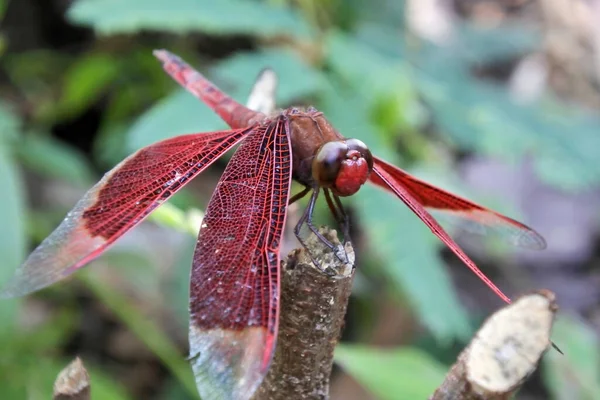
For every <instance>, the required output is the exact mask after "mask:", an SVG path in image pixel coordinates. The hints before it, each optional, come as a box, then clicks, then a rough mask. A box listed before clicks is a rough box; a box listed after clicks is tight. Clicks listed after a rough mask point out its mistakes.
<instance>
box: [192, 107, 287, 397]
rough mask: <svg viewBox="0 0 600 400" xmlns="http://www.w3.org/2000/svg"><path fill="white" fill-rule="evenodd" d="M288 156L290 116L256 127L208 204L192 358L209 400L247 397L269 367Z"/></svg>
mask: <svg viewBox="0 0 600 400" xmlns="http://www.w3.org/2000/svg"><path fill="white" fill-rule="evenodd" d="M290 151H291V150H290V143H289V137H288V134H287V124H286V120H285V119H284V118H281V117H280V118H278V119H277V120H275V121H273V122H271V123H270V124H269V125H267V126H264V127H262V128H260V129H257V130H256V131H255V132H253V133H252V134H251V135H250V136H248V137H247V139H245V140H244V141H243V142H242V144H241V145H240V148H239V149H238V150H237V151H236V153H235V154H234V156H233V158H232V159H231V161H230V162H229V164H228V166H227V168H226V169H225V172H224V173H223V176H222V178H221V180H220V181H219V183H218V186H217V189H216V190H215V192H214V193H213V196H212V198H211V201H210V203H209V205H208V209H207V211H206V216H205V218H204V220H203V224H202V228H201V230H200V234H199V237H198V243H197V245H196V251H195V254H194V263H193V266H192V274H191V286H190V316H191V318H190V357H191V360H192V362H191V363H192V367H193V370H194V375H195V377H196V383H197V386H198V390H199V392H200V395H201V397H202V398H203V399H222V400H234V399H235V400H244V399H249V398H250V397H251V396H252V394H253V393H254V391H255V390H256V388H257V387H258V386H259V385H260V383H261V382H262V380H263V378H264V376H265V374H266V372H267V368H268V366H269V364H270V362H271V359H272V356H273V353H274V349H275V339H276V336H277V326H278V315H279V281H280V269H279V247H280V242H281V237H282V232H283V228H284V225H285V219H286V208H287V202H288V198H289V191H290V183H291V168H292V161H291V154H290Z"/></svg>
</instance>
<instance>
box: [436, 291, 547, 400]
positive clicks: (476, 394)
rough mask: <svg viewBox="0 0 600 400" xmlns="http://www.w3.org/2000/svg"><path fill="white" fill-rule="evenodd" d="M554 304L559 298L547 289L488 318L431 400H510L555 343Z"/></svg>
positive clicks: (520, 299) (522, 298)
mask: <svg viewBox="0 0 600 400" xmlns="http://www.w3.org/2000/svg"><path fill="white" fill-rule="evenodd" d="M554 300H555V296H554V293H552V292H550V291H547V290H542V291H539V292H535V293H532V294H529V295H525V296H523V297H521V298H519V299H518V300H516V301H515V302H513V303H512V304H511V305H508V306H506V307H504V308H502V309H501V310H499V311H497V312H496V313H494V314H493V315H492V316H491V317H489V318H488V319H487V321H486V322H485V323H484V324H483V326H482V327H481V328H480V329H479V331H478V332H477V334H476V335H475V336H474V338H473V340H472V341H471V343H470V344H469V346H467V348H466V349H465V350H464V351H463V352H462V353H461V354H460V355H459V357H458V360H457V361H456V363H455V364H454V365H453V366H452V368H451V369H450V372H448V375H446V379H445V380H444V382H443V383H442V385H441V386H440V387H439V388H438V389H437V390H436V391H435V393H434V394H433V396H432V397H430V400H501V399H508V398H510V396H511V395H512V394H514V393H515V392H516V391H517V390H518V389H519V388H520V386H521V385H522V384H523V382H524V381H525V380H526V379H527V378H528V377H529V376H530V375H531V374H532V373H533V372H534V371H535V369H536V368H537V365H538V363H539V360H540V358H541V356H542V355H543V354H544V352H545V351H546V350H547V349H548V348H549V347H550V345H551V344H552V342H551V341H550V330H551V328H552V323H553V321H554V314H555V312H556V310H557V306H556V303H555V301H554Z"/></svg>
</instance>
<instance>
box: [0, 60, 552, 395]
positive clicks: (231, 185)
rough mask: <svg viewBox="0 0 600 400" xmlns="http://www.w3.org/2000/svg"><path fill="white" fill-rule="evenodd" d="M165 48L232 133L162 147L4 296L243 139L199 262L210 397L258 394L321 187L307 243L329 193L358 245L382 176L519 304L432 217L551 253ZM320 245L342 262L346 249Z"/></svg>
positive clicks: (67, 226)
mask: <svg viewBox="0 0 600 400" xmlns="http://www.w3.org/2000/svg"><path fill="white" fill-rule="evenodd" d="M154 54H155V56H156V57H157V58H158V59H159V60H160V61H161V62H162V64H163V68H164V69H165V70H166V72H167V73H169V74H170V75H171V76H172V77H173V78H174V79H175V80H176V81H177V82H179V84H180V85H182V86H183V87H185V88H186V89H187V90H188V91H190V92H191V93H192V94H194V95H195V96H196V97H198V98H199V99H201V100H202V101H204V102H205V103H206V104H207V105H208V106H209V107H210V108H211V109H213V110H214V111H215V112H216V113H217V114H218V115H219V116H220V117H221V118H222V119H223V120H224V121H225V122H226V123H227V124H228V125H229V126H230V127H231V129H230V130H224V131H219V132H210V133H194V134H189V135H183V136H178V137H174V138H171V139H167V140H163V141H161V142H158V143H155V144H153V145H150V146H147V147H145V148H143V149H141V150H139V151H137V152H136V153H134V154H133V155H131V156H129V157H128V158H126V159H125V160H123V161H122V162H121V163H120V164H118V165H117V166H116V167H114V168H113V169H112V170H111V171H109V172H108V173H107V174H106V175H105V176H104V177H103V178H102V180H100V182H98V183H97V184H96V185H95V186H94V187H93V188H91V189H90V190H89V191H88V192H87V193H86V194H85V195H84V197H83V198H82V199H81V200H80V201H79V202H78V203H77V205H75V207H74V208H73V210H72V211H71V212H69V213H68V214H67V216H66V218H65V219H64V220H63V222H62V223H61V224H60V226H59V227H58V228H56V230H55V231H54V232H53V233H52V234H51V235H50V236H49V237H48V238H46V239H45V240H44V241H43V242H42V243H41V244H40V245H39V247H37V248H36V249H35V250H34V251H33V253H32V254H31V255H30V256H29V258H28V259H27V260H26V261H25V263H24V264H23V265H22V266H21V267H20V268H19V269H18V270H17V272H16V274H15V276H14V277H13V279H12V280H11V281H10V282H9V284H8V286H7V287H6V288H5V289H4V290H3V291H2V292H1V295H2V296H3V297H8V296H18V295H24V294H26V293H30V292H32V291H35V290H38V289H41V288H43V287H45V286H48V285H50V284H52V283H54V282H56V281H58V280H59V279H62V278H64V277H66V276H68V275H70V274H71V273H73V272H75V271H76V270H78V269H79V268H81V267H82V266H84V265H85V264H87V263H88V262H90V261H91V260H93V259H94V258H96V257H98V256H99V255H100V254H102V253H103V252H104V251H105V250H106V249H107V248H108V247H109V246H110V245H111V244H112V243H114V242H115V240H117V239H118V238H119V237H121V236H122V235H123V234H124V233H125V232H127V231H129V230H130V229H132V228H133V227H134V226H136V225H137V224H139V223H140V222H141V221H142V220H143V219H144V218H145V217H146V216H148V214H149V213H150V212H152V210H154V209H155V208H156V207H158V206H159V205H161V204H162V203H163V202H164V201H166V200H167V199H169V198H170V197H171V196H172V195H173V194H174V193H175V192H177V191H178V190H180V189H181V188H182V187H184V186H185V185H186V184H187V183H188V182H190V181H191V180H192V179H193V178H194V177H196V176H197V175H198V174H200V173H201V172H202V171H204V170H205V169H206V168H207V167H208V166H209V165H211V164H212V163H213V162H214V161H215V160H217V159H218V158H219V157H221V156H222V155H223V154H224V153H225V152H226V151H228V150H229V149H231V148H232V147H233V146H235V145H237V144H240V146H239V148H238V149H237V151H236V152H235V154H234V155H233V157H232V158H231V160H230V161H229V163H228V165H227V167H226V169H225V172H224V173H223V176H222V177H221V180H220V181H219V183H218V184H217V188H216V189H215V191H214V193H213V195H212V198H211V200H210V202H209V204H208V208H207V210H206V216H205V217H204V220H203V222H202V226H201V229H200V233H199V236H198V242H197V245H196V250H195V253H194V258H193V263H192V273H191V283H190V315H191V320H190V331H189V341H190V355H191V358H190V359H191V364H192V368H193V370H194V374H195V376H196V382H197V386H198V390H199V392H200V394H201V396H202V398H203V399H248V398H250V397H251V396H252V393H254V391H255V390H256V388H257V387H258V386H259V385H260V383H261V382H262V380H263V378H264V376H265V374H266V372H267V370H268V367H269V364H270V362H271V359H272V357H273V354H274V349H275V342H276V338H277V327H278V317H279V286H280V254H279V249H280V245H281V240H282V233H283V229H284V226H285V222H286V213H287V206H288V205H289V204H291V203H293V202H294V201H296V200H298V199H300V198H302V197H304V196H305V195H307V194H308V193H309V192H311V197H310V201H309V204H308V207H307V208H306V211H305V212H304V213H303V215H302V217H301V218H300V221H299V223H298V225H297V226H296V228H295V230H294V231H295V233H296V235H297V236H298V238H299V239H300V241H301V242H302V243H303V239H302V236H301V235H300V230H301V228H302V227H305V226H307V227H308V228H310V230H311V231H313V232H314V233H315V234H318V232H317V231H316V229H315V228H314V226H313V223H312V213H313V209H314V205H315V202H316V201H317V197H318V196H319V194H320V193H321V192H323V194H324V196H325V199H326V201H327V204H328V205H329V207H330V209H331V210H332V212H333V214H334V216H335V217H336V219H337V220H338V221H339V223H340V226H341V227H342V233H343V234H344V238H345V240H349V236H348V226H349V225H348V218H347V216H346V213H345V212H344V209H343V207H342V203H341V201H340V197H344V196H350V195H353V194H354V193H356V192H357V191H358V190H359V188H360V187H361V186H362V185H363V184H364V183H366V182H367V181H369V182H371V183H372V184H375V185H376V186H379V187H381V188H383V189H385V190H387V191H389V192H391V193H392V194H394V195H396V196H397V197H398V198H400V200H402V201H403V202H404V203H405V204H406V205H407V206H408V207H409V208H410V209H411V210H412V211H413V212H414V213H415V214H417V215H418V216H419V218H420V219H421V220H422V221H423V222H424V223H425V224H426V225H427V226H428V227H429V228H430V229H431V230H432V232H433V233H434V234H435V235H436V236H437V237H438V238H440V240H442V241H443V242H444V243H445V244H446V245H447V246H448V247H449V248H450V249H451V250H452V251H453V252H454V253H455V254H456V255H457V256H458V257H459V258H460V259H461V260H462V261H463V262H464V263H465V264H466V265H467V266H468V267H469V268H470V269H471V270H472V271H473V272H474V273H475V274H476V275H477V276H478V277H479V278H481V280H483V281H484V282H485V284H486V285H487V286H489V287H490V288H491V289H492V290H493V291H494V292H495V293H496V294H498V296H500V297H501V298H502V299H503V300H504V301H505V302H507V303H508V302H510V300H509V298H508V297H507V296H505V295H504V294H503V293H502V292H501V291H500V289H498V288H497V287H496V286H495V285H494V284H493V283H492V282H491V281H490V280H489V279H488V278H487V277H486V276H485V275H484V274H483V273H482V272H481V271H480V270H479V269H478V268H477V266H475V264H474V263H473V261H471V259H470V258H469V257H468V256H467V255H466V254H465V253H464V252H463V250H462V249H461V248H460V247H459V246H458V245H457V244H456V243H455V242H454V240H452V238H451V237H450V236H449V235H448V234H447V233H446V231H444V229H443V228H442V227H441V226H440V225H439V224H438V222H437V221H436V220H435V219H434V218H433V217H432V216H431V214H430V213H429V212H428V210H433V211H438V212H441V213H445V214H448V215H451V216H452V217H454V218H455V219H456V218H458V219H459V220H462V221H464V222H468V223H470V224H475V226H477V227H480V228H482V229H483V230H484V231H485V230H488V231H495V232H498V233H500V235H501V236H502V237H503V238H504V239H506V240H508V241H510V242H512V243H513V244H516V245H520V246H524V247H527V248H534V249H542V248H544V247H545V242H544V239H543V238H542V237H541V236H540V235H539V234H538V233H536V232H534V231H533V230H532V229H530V228H528V227H527V226H525V225H523V224H521V223H520V222H517V221H515V220H513V219H510V218H508V217H505V216H503V215H500V214H498V213H496V212H494V211H491V210H489V209H487V208H484V207H482V206H480V205H477V204H474V203H472V202H470V201H468V200H465V199H462V198H460V197H457V196H455V195H452V194H450V193H448V192H445V191H444V190H441V189H438V188H436V187H434V186H432V185H429V184H427V183H425V182H423V181H421V180H419V179H417V178H415V177H413V176H411V175H409V174H408V173H406V172H405V171H403V170H401V169H400V168H397V167H395V166H393V165H391V164H389V163H387V162H385V161H383V160H381V159H379V158H377V157H375V156H373V155H371V152H370V151H369V149H368V148H367V146H366V145H365V144H364V143H363V142H361V141H359V140H357V139H346V138H344V137H343V136H342V135H340V133H339V132H337V131H336V130H335V128H334V127H333V126H332V125H331V124H330V123H329V122H328V121H327V119H326V118H325V116H324V115H323V114H322V113H321V112H319V111H317V110H316V109H315V108H312V107H309V108H307V109H299V108H289V109H286V110H283V111H278V112H274V113H272V114H270V115H266V114H263V113H261V112H257V111H253V110H251V109H249V108H247V107H245V106H243V105H241V104H239V103H237V102H236V101H234V100H233V99H232V98H230V97H229V96H227V95H226V94H225V93H223V92H222V91H221V90H219V89H218V88H217V87H216V86H214V85H213V84H212V83H211V82H209V81H208V80H207V79H206V78H204V77H203V76H202V75H201V74H200V73H199V72H197V71H196V70H194V69H193V68H191V67H190V66H189V65H188V64H186V63H185V62H184V61H182V60H181V59H180V58H179V57H177V56H175V55H173V54H171V53H169V52H167V51H165V50H157V51H155V52H154ZM292 179H295V180H296V181H298V182H299V183H301V184H302V185H304V187H305V189H304V190H302V191H300V192H299V193H297V194H296V195H294V196H290V187H291V182H292ZM321 240H322V241H323V243H325V244H326V245H328V246H329V247H331V248H332V250H334V251H336V252H337V253H336V254H339V253H343V250H342V251H340V249H339V248H336V247H335V246H333V245H332V244H331V243H329V242H328V241H327V240H326V239H325V238H321ZM342 256H343V254H342ZM317 267H320V266H319V265H317ZM324 272H328V271H324Z"/></svg>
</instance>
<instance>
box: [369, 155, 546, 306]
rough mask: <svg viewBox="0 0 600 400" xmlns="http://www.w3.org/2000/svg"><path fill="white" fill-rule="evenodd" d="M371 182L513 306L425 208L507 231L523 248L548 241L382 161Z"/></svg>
mask: <svg viewBox="0 0 600 400" xmlns="http://www.w3.org/2000/svg"><path fill="white" fill-rule="evenodd" d="M369 180H370V181H371V182H372V183H374V184H375V185H377V186H380V187H383V188H384V189H386V190H389V191H390V192H392V193H394V194H395V195H396V196H398V197H399V198H400V199H401V200H402V201H403V202H404V203H405V204H406V205H407V206H408V207H409V208H410V209H411V210H412V211H413V212H414V213H415V214H416V215H417V216H418V217H419V218H420V219H421V220H422V221H423V222H424V223H425V224H426V225H427V226H428V227H429V229H431V231H432V232H433V233H434V234H435V235H436V236H437V237H438V238H439V239H440V240H441V241H442V242H444V243H445V244H446V245H447V246H448V247H449V248H450V250H452V252H454V254H456V255H457V256H458V258H460V260H461V261H462V262H464V263H465V264H466V265H467V267H469V269H471V271H473V272H474V273H475V275H477V276H478V277H479V278H480V279H481V280H482V281H483V282H484V283H485V284H486V285H487V286H488V287H489V288H490V289H492V291H494V293H496V294H497V295H498V296H499V297H500V298H501V299H502V300H504V301H505V302H507V303H510V299H509V298H508V297H507V296H506V295H505V294H504V293H503V292H502V291H501V290H500V289H499V288H498V287H497V286H496V285H494V283H493V282H492V281H491V280H490V279H489V278H488V277H487V276H485V274H484V273H483V272H481V271H480V270H479V268H478V267H477V266H476V265H475V263H474V262H473V261H472V260H471V259H470V258H469V256H467V255H466V254H465V252H464V251H463V250H462V249H461V248H460V247H459V246H458V244H457V243H456V242H455V241H454V240H453V239H452V238H451V237H450V235H448V233H447V232H446V231H445V230H444V229H443V228H442V227H441V225H440V224H439V223H438V222H437V221H436V220H435V218H433V217H432V216H431V214H430V213H429V212H428V211H427V210H426V209H425V207H427V208H429V209H434V210H440V211H444V212H447V213H452V214H454V215H456V216H458V217H462V218H464V219H465V220H467V221H470V222H476V223H478V224H480V225H481V226H482V227H485V228H486V229H501V230H506V232H507V234H508V236H505V237H506V238H507V239H509V241H511V242H514V243H516V244H519V245H525V246H526V247H534V248H540V247H542V248H543V247H544V245H545V242H544V239H543V238H542V237H541V236H540V235H539V234H537V233H536V232H534V231H533V230H531V229H530V228H528V227H526V226H525V225H523V224H521V223H519V222H517V221H514V220H512V219H510V218H508V217H504V216H502V215H500V214H497V213H495V212H493V211H491V210H488V209H486V208H483V207H481V206H479V205H477V204H474V203H471V202H469V201H467V200H464V199H461V198H459V197H456V196H454V195H452V194H450V193H447V192H445V191H443V190H441V189H438V188H436V187H434V186H431V185H429V184H427V183H425V182H422V181H419V180H417V179H416V178H414V177H412V176H410V175H409V174H407V173H406V172H404V171H402V170H401V169H400V168H397V167H395V166H393V165H391V164H388V163H386V162H384V161H382V160H380V159H377V158H375V159H374V162H373V173H372V174H371V176H370V178H369Z"/></svg>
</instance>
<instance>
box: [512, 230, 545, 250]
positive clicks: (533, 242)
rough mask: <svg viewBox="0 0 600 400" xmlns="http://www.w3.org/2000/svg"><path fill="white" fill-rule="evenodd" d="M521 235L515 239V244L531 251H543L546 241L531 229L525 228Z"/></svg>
mask: <svg viewBox="0 0 600 400" xmlns="http://www.w3.org/2000/svg"><path fill="white" fill-rule="evenodd" d="M527 229H528V230H527V231H523V232H522V234H521V235H519V236H517V237H516V238H515V244H516V245H517V246H519V247H524V248H527V249H531V250H544V249H545V248H546V247H547V244H546V239H544V238H543V237H542V235H540V234H539V233H537V232H536V231H534V230H533V229H531V228H527Z"/></svg>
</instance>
